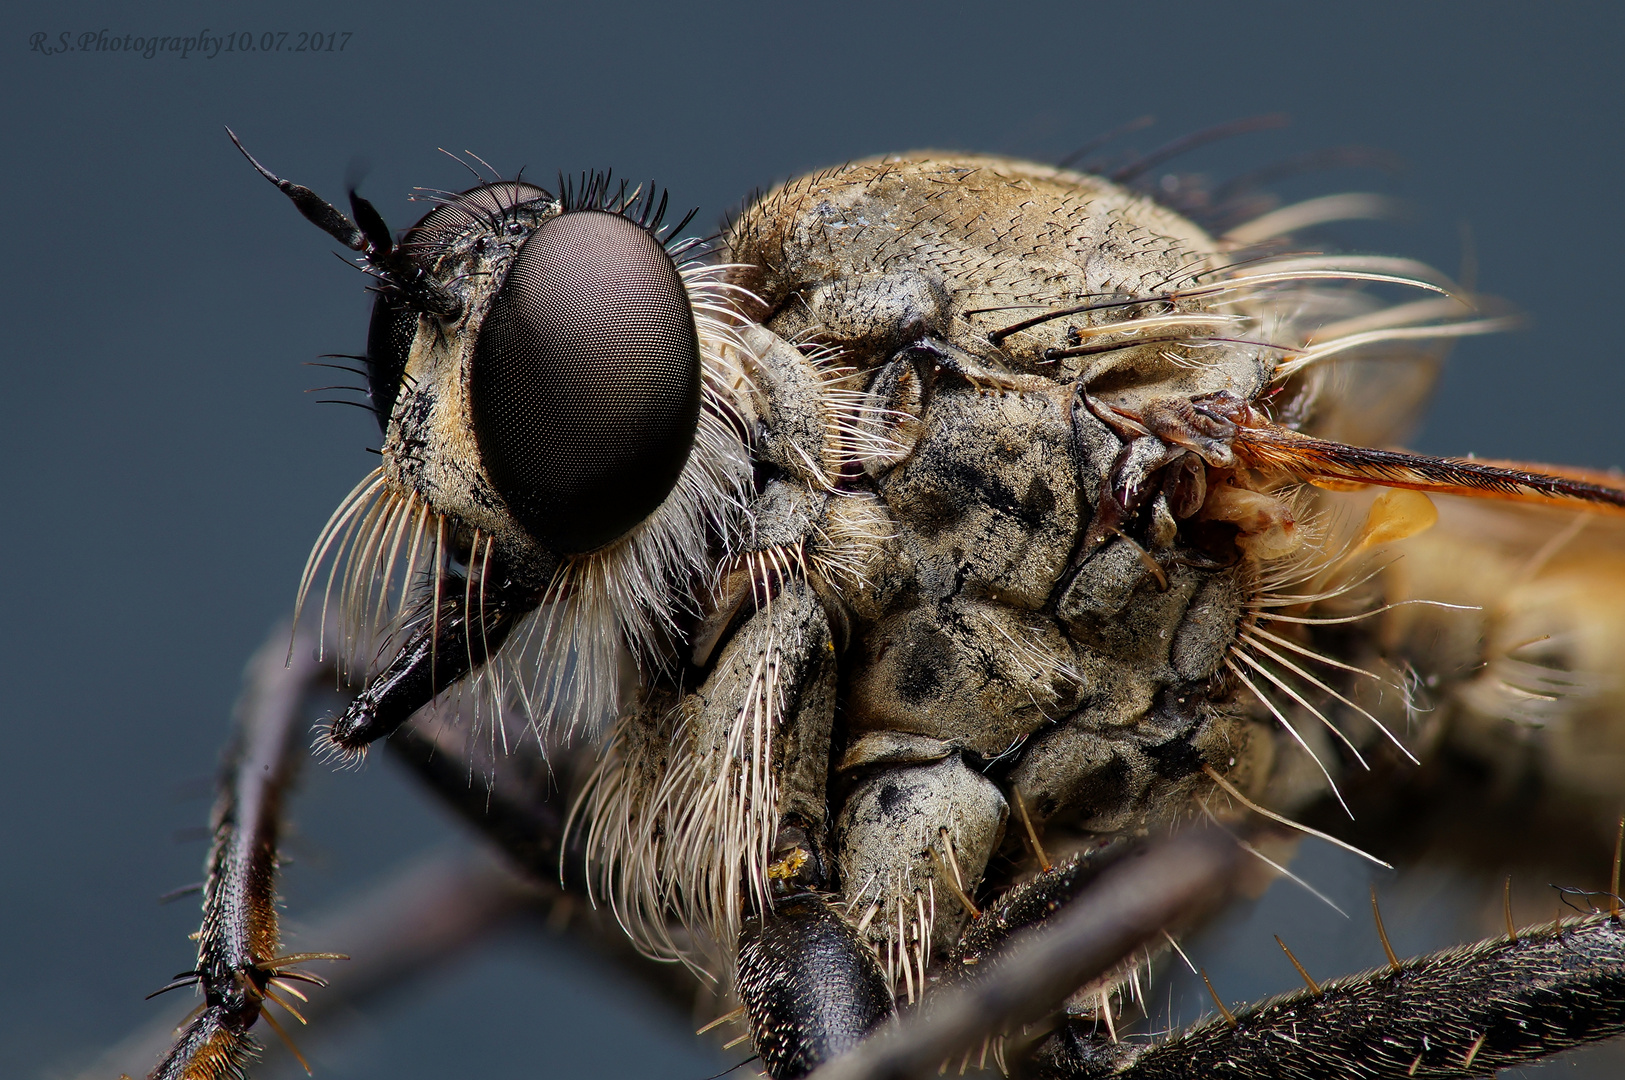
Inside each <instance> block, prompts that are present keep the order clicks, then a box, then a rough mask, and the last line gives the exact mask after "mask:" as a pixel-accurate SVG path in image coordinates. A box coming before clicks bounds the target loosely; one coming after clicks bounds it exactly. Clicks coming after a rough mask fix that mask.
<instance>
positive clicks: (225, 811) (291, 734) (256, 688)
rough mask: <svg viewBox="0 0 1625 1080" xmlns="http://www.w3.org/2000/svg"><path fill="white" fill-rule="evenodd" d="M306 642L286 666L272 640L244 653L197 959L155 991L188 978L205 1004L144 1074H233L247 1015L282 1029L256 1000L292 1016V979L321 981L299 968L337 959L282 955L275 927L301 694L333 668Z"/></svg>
mask: <svg viewBox="0 0 1625 1080" xmlns="http://www.w3.org/2000/svg"><path fill="white" fill-rule="evenodd" d="M313 644H314V643H313V642H311V641H308V640H304V639H297V640H296V641H295V648H294V650H293V662H292V663H293V670H291V671H284V670H283V663H284V659H285V657H286V656H287V654H286V653H285V652H284V651H283V647H282V640H281V639H280V637H279V638H277V639H273V641H272V643H271V644H269V645H267V646H265V647H263V648H261V650H260V652H259V654H258V655H257V656H256V657H255V658H254V661H253V664H252V667H251V674H250V681H249V687H248V690H247V692H246V693H245V694H244V696H243V699H242V701H241V702H240V704H239V707H238V710H239V711H238V717H237V735H236V739H235V741H234V742H233V744H232V747H231V750H230V751H229V752H228V754H227V759H226V764H225V767H224V769H223V770H222V771H221V776H220V794H219V798H218V800H217V801H216V803H215V807H214V812H213V834H214V842H213V845H212V847H211V848H210V851H209V858H208V863H207V874H208V876H207V879H206V880H205V883H204V886H203V926H202V928H201V930H199V932H198V952H197V966H196V967H194V968H193V969H192V970H190V971H185V972H182V973H181V974H179V975H177V976H176V977H175V980H174V981H173V982H171V983H170V984H169V985H168V986H165V987H164V988H163V989H164V990H171V989H176V988H178V987H182V986H194V985H195V986H197V987H199V988H200V989H201V990H202V992H203V1004H202V1006H200V1007H199V1009H198V1011H197V1012H196V1013H195V1014H194V1015H193V1016H192V1017H191V1018H190V1020H188V1021H187V1023H185V1024H184V1025H183V1026H182V1028H181V1030H180V1032H179V1034H178V1035H177V1036H176V1039H175V1043H174V1046H173V1047H172V1048H171V1049H170V1051H169V1053H168V1054H167V1055H166V1056H165V1058H164V1059H163V1061H162V1062H160V1063H159V1064H158V1066H157V1068H155V1069H154V1070H153V1071H152V1074H151V1078H150V1080H217V1078H220V1077H231V1076H241V1075H243V1069H244V1068H245V1067H246V1065H247V1063H248V1062H249V1061H250V1060H252V1059H253V1057H254V1056H255V1055H256V1054H257V1052H258V1047H257V1045H256V1043H255V1041H254V1039H253V1037H252V1036H251V1035H250V1034H249V1029H250V1028H252V1027H253V1026H254V1024H255V1022H256V1021H258V1020H259V1019H260V1018H261V1017H264V1019H265V1021H266V1023H267V1024H269V1025H270V1026H271V1028H272V1030H274V1031H276V1032H277V1033H278V1034H279V1035H282V1034H283V1032H282V1028H281V1026H280V1025H279V1024H278V1023H277V1021H276V1020H275V1019H274V1018H273V1017H272V1016H271V1014H270V1013H269V1012H267V1011H265V1006H266V1002H267V1001H271V1002H275V1003H276V1004H278V1005H280V1006H282V1007H283V1008H285V1009H287V1011H288V1012H289V1013H291V1014H293V1015H294V1016H296V1017H297V1016H298V1015H299V1014H298V1013H297V1012H296V1011H295V1007H294V1006H292V1005H290V1004H289V1002H288V997H286V996H283V995H290V996H293V997H302V996H303V995H302V994H300V993H299V992H298V990H297V988H296V987H295V986H294V985H293V984H294V983H301V982H302V983H308V984H312V985H316V986H322V985H325V983H324V980H322V979H321V978H320V977H318V976H316V975H314V974H311V973H310V972H308V971H305V970H303V969H302V968H300V967H299V966H297V965H300V964H303V963H307V962H309V961H311V960H340V959H344V957H342V956H338V955H336V954H332V953H301V954H294V955H284V954H283V953H282V950H281V937H280V934H279V931H278V925H277V913H276V903H275V901H276V871H277V839H278V834H279V831H280V828H281V824H282V798H283V795H284V793H285V792H286V791H287V789H288V787H289V785H290V784H291V783H292V781H293V777H294V774H295V772H296V771H297V769H298V765H299V762H300V761H301V760H302V759H303V758H304V756H305V747H304V738H303V735H304V731H305V725H306V723H307V722H308V719H307V714H306V709H307V706H308V704H309V701H310V698H311V696H312V694H313V693H315V692H316V691H317V689H318V688H319V687H320V686H321V685H322V684H323V683H325V682H327V681H328V680H330V679H331V678H332V677H333V671H332V667H331V665H329V664H326V663H322V662H321V661H319V660H315V659H312V656H313V654H314V651H315V650H314V649H313V647H312V646H313ZM162 992H163V991H162V990H161V991H159V993H162ZM283 1037H284V1038H286V1036H285V1035H283ZM295 1053H296V1054H297V1051H295Z"/></svg>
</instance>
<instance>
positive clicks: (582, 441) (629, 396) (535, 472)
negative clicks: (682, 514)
mask: <svg viewBox="0 0 1625 1080" xmlns="http://www.w3.org/2000/svg"><path fill="white" fill-rule="evenodd" d="M469 393H470V400H471V405H472V407H473V419H474V431H475V435H476V437H477V438H478V440H479V445H480V452H481V456H482V458H483V460H484V464H485V468H486V471H487V472H488V474H489V475H490V477H491V481H492V483H493V484H495V486H496V488H497V490H498V491H499V492H500V493H501V494H502V497H503V498H504V499H505V500H506V501H507V503H508V508H509V510H510V511H511V512H512V513H513V515H514V517H515V519H516V520H517V521H518V522H519V524H520V525H521V526H522V527H523V528H524V529H525V530H526V531H528V532H529V533H530V534H531V535H532V536H534V537H536V538H537V539H538V540H540V541H541V542H543V543H544V544H546V545H547V546H548V547H550V548H552V549H553V550H555V551H558V552H560V553H563V554H575V553H579V552H585V551H592V550H594V549H596V548H600V547H603V546H604V545H605V544H608V543H610V542H612V541H614V540H616V539H618V538H619V537H621V536H624V535H625V534H626V533H627V532H629V531H630V530H631V529H632V528H633V527H634V526H636V525H637V524H638V523H639V522H640V521H642V520H643V519H644V518H646V517H648V516H649V514H651V513H652V512H653V511H654V510H655V509H656V507H658V506H659V505H660V503H661V502H662V501H663V500H664V499H665V498H666V496H667V495H668V494H670V492H671V490H672V488H673V487H675V486H676V483H677V477H678V474H679V473H680V472H681V471H682V469H683V465H684V464H685V463H686V462H687V460H688V455H689V451H690V450H691V449H692V447H693V445H694V434H695V431H696V428H697V426H698V422H699V412H700V352H699V335H698V333H697V331H696V328H695V324H694V312H693V309H692V308H691V307H690V305H689V302H688V293H687V290H686V289H685V288H684V286H683V282H682V278H681V277H680V276H679V275H678V272H677V268H676V266H675V265H674V264H673V263H672V260H671V256H670V255H668V254H667V253H666V250H665V248H664V247H662V246H661V244H660V242H659V241H658V240H657V239H655V238H654V237H653V236H651V235H650V233H649V232H648V231H647V230H646V229H644V228H643V227H641V226H640V225H639V224H638V223H637V222H634V221H629V220H627V219H626V218H624V217H622V216H621V215H619V214H614V213H609V212H606V211H600V210H579V211H574V212H570V213H565V214H561V215H559V216H558V217H556V218H553V219H552V220H551V221H548V222H547V223H546V224H544V225H543V226H542V227H541V228H539V229H537V230H536V232H535V233H533V234H532V235H531V236H530V238H529V239H527V240H526V241H525V243H524V245H523V246H522V247H521V248H520V250H519V252H518V254H517V255H516V256H515V258H514V262H513V266H512V268H511V269H510V271H509V272H508V276H507V279H506V280H505V281H504V283H503V286H502V288H501V290H500V292H499V293H498V294H497V297H496V299H495V300H494V301H493V303H492V306H491V310H490V313H489V314H488V315H487V316H486V319H485V323H484V325H483V327H482V328H481V330H480V337H479V342H478V344H477V345H476V347H475V353H474V359H473V363H472V370H471V372H470V387H469Z"/></svg>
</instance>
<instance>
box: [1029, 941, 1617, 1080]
mask: <svg viewBox="0 0 1625 1080" xmlns="http://www.w3.org/2000/svg"><path fill="white" fill-rule="evenodd" d="M1384 940H1385V942H1386V938H1385V939H1384ZM1306 981H1307V977H1306ZM1220 1008H1221V1009H1223V1010H1224V1012H1223V1017H1222V1019H1216V1020H1211V1021H1208V1022H1206V1023H1203V1024H1199V1025H1197V1026H1196V1027H1194V1028H1191V1029H1190V1030H1188V1031H1185V1032H1183V1033H1181V1034H1179V1035H1176V1036H1174V1037H1173V1038H1171V1039H1168V1040H1166V1041H1164V1042H1162V1043H1155V1044H1146V1043H1143V1042H1135V1043H1127V1042H1124V1043H1117V1044H1107V1043H1105V1042H1104V1041H1103V1040H1100V1039H1098V1038H1094V1037H1093V1036H1092V1035H1091V1033H1089V1032H1088V1031H1087V1028H1086V1026H1080V1025H1078V1024H1076V1023H1075V1022H1072V1023H1067V1024H1065V1025H1063V1026H1062V1028H1061V1029H1060V1030H1059V1031H1057V1032H1056V1033H1055V1034H1054V1035H1052V1036H1050V1038H1049V1039H1047V1040H1046V1041H1045V1042H1044V1043H1043V1044H1042V1045H1041V1046H1040V1047H1039V1049H1038V1052H1037V1053H1036V1054H1035V1055H1034V1057H1033V1059H1032V1062H1031V1066H1030V1068H1031V1072H1030V1075H1032V1076H1035V1077H1043V1078H1047V1080H1104V1078H1106V1077H1112V1078H1114V1080H1195V1078H1197V1077H1207V1076H1213V1075H1215V1074H1217V1073H1220V1072H1222V1074H1223V1075H1225V1076H1233V1077H1236V1078H1237V1080H1264V1078H1266V1077H1280V1076H1353V1075H1359V1076H1361V1077H1370V1078H1371V1080H1410V1078H1412V1077H1427V1078H1431V1080H1446V1078H1467V1077H1475V1076H1489V1075H1491V1074H1493V1073H1495V1072H1496V1071H1497V1070H1499V1069H1504V1068H1509V1067H1512V1066H1517V1065H1527V1064H1531V1063H1533V1062H1535V1061H1537V1060H1539V1059H1540V1058H1543V1057H1546V1056H1547V1055H1550V1054H1555V1053H1559V1052H1561V1051H1563V1050H1569V1049H1572V1048H1574V1047H1576V1046H1580V1045H1583V1044H1585V1043H1589V1042H1596V1041H1600V1040H1602V1039H1607V1038H1612V1037H1613V1036H1616V1035H1619V1034H1620V1033H1622V1032H1625V924H1622V922H1621V919H1620V916H1619V915H1618V914H1617V913H1615V914H1607V913H1604V914H1599V915H1593V916H1590V917H1588V918H1584V919H1579V920H1575V921H1573V922H1568V923H1558V924H1556V925H1552V924H1548V925H1546V926H1542V927H1538V928H1534V929H1530V930H1521V931H1518V932H1516V933H1515V934H1513V935H1511V936H1509V937H1506V938H1502V939H1499V940H1493V941H1483V942H1479V943H1478V944H1476V945H1470V946H1464V947H1458V948H1454V949H1447V950H1444V951H1443V952H1437V953H1431V954H1429V955H1427V956H1421V957H1417V958H1415V959H1412V960H1406V961H1400V960H1398V959H1397V958H1395V957H1394V956H1393V953H1392V952H1391V951H1390V952H1389V965H1388V967H1385V968H1381V969H1379V970H1377V971H1373V972H1367V973H1366V974H1364V975H1356V976H1352V977H1350V978H1345V979H1338V980H1335V981H1333V982H1329V983H1325V984H1315V983H1312V982H1311V983H1310V985H1309V986H1307V987H1306V988H1305V989H1304V990H1301V991H1298V992H1297V993H1294V994H1290V995H1287V996H1285V997H1281V998H1276V999H1273V1000H1271V1001H1267V1002H1260V1003H1258V1004H1255V1005H1249V1006H1247V1007H1245V1008H1237V1009H1235V1010H1234V1011H1232V1010H1230V1009H1227V1008H1225V1007H1224V1006H1223V1005H1221V1006H1220Z"/></svg>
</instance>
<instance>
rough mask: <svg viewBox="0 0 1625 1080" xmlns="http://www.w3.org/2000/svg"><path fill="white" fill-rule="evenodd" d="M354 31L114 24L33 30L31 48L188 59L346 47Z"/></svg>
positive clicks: (52, 53)
mask: <svg viewBox="0 0 1625 1080" xmlns="http://www.w3.org/2000/svg"><path fill="white" fill-rule="evenodd" d="M354 36H355V33H354V31H350V30H263V31H260V32H258V33H256V32H254V31H252V30H238V31H234V32H223V33H215V32H214V31H213V30H210V29H209V28H207V27H205V28H204V29H202V30H200V31H198V32H197V33H195V34H172V35H165V34H148V35H141V34H115V33H113V32H112V31H111V30H108V29H105V28H104V29H101V30H85V31H82V32H78V33H76V32H74V31H72V30H63V31H60V32H59V33H57V34H54V35H53V34H49V33H47V32H45V31H43V30H36V31H35V32H34V33H32V34H30V35H29V36H28V51H29V52H34V53H39V54H40V55H41V56H60V55H62V54H63V53H107V54H113V53H118V54H126V55H135V56H140V57H141V58H142V59H143V60H151V59H153V58H155V57H157V56H159V55H160V54H162V55H167V56H174V57H177V58H179V59H181V60H189V59H191V58H192V57H194V56H201V57H203V58H204V59H205V60H213V59H214V58H215V57H217V56H226V55H236V54H243V53H289V54H293V53H341V52H343V51H344V50H345V48H346V47H347V46H348V45H349V44H350V39H351V38H352V37H354Z"/></svg>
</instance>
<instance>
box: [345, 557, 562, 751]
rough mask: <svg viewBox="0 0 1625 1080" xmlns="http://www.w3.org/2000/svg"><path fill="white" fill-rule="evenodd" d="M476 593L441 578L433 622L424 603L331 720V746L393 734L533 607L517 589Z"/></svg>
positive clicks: (361, 744)
mask: <svg viewBox="0 0 1625 1080" xmlns="http://www.w3.org/2000/svg"><path fill="white" fill-rule="evenodd" d="M479 592H480V590H479V587H478V586H477V585H475V586H473V587H472V588H470V587H469V586H468V583H467V581H466V579H463V578H462V577H460V576H455V575H449V576H448V577H447V578H446V579H445V581H444V582H443V584H442V590H441V597H440V600H439V613H438V617H436V614H435V612H434V610H433V601H431V602H430V604H429V606H428V609H427V610H424V611H422V612H420V613H419V615H418V617H417V618H416V619H415V620H414V622H413V625H412V626H411V628H410V629H409V631H408V632H407V639H406V643H405V644H404V645H403V646H402V647H401V649H400V651H399V652H397V653H396V654H395V658H394V659H393V660H391V661H390V662H389V664H388V665H387V666H385V668H384V670H383V671H381V672H379V673H378V674H377V675H374V676H373V677H372V678H371V679H369V680H367V685H366V686H365V687H364V688H363V689H362V691H361V693H359V694H357V695H356V697H355V699H354V700H353V701H351V702H350V704H349V706H348V707H347V708H345V710H344V711H343V712H342V713H340V714H339V716H338V718H337V719H336V720H334V721H333V723H332V726H331V727H330V728H329V729H328V733H327V734H328V738H329V739H331V740H332V742H333V745H334V746H337V747H338V748H339V749H341V750H344V751H349V752H353V751H359V750H362V749H364V748H365V747H366V746H367V745H368V744H369V743H372V742H376V741H377V740H379V739H382V738H385V737H387V736H389V735H391V734H393V733H394V732H395V731H396V729H398V728H399V727H400V726H401V725H402V724H404V723H406V721H407V720H408V719H410V718H411V716H412V714H413V713H415V712H417V711H418V710H419V709H421V708H422V707H423V706H425V705H427V704H428V703H429V702H431V701H433V700H434V698H435V696H436V695H438V694H439V693H440V692H441V691H442V690H445V689H446V688H447V687H449V686H451V685H452V684H453V683H455V682H457V681H458V680H459V679H461V678H462V677H463V676H464V675H467V674H468V673H469V672H470V671H472V670H474V669H475V668H476V667H479V666H480V665H481V664H483V663H485V661H486V660H487V659H488V658H489V657H490V656H491V654H492V653H494V652H496V651H497V650H498V649H500V648H501V647H502V643H503V642H505V641H507V640H508V635H509V634H510V633H511V632H512V631H513V628H514V624H515V623H517V622H518V621H519V620H520V618H522V617H523V616H524V615H525V614H526V613H527V612H529V611H531V610H532V609H534V608H535V607H536V599H535V597H534V595H533V594H531V593H529V592H528V591H525V590H521V589H513V588H509V589H501V588H499V589H496V590H493V591H492V592H491V593H490V594H488V595H486V596H485V597H483V598H482V597H481V596H480V595H479ZM471 609H472V610H471Z"/></svg>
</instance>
